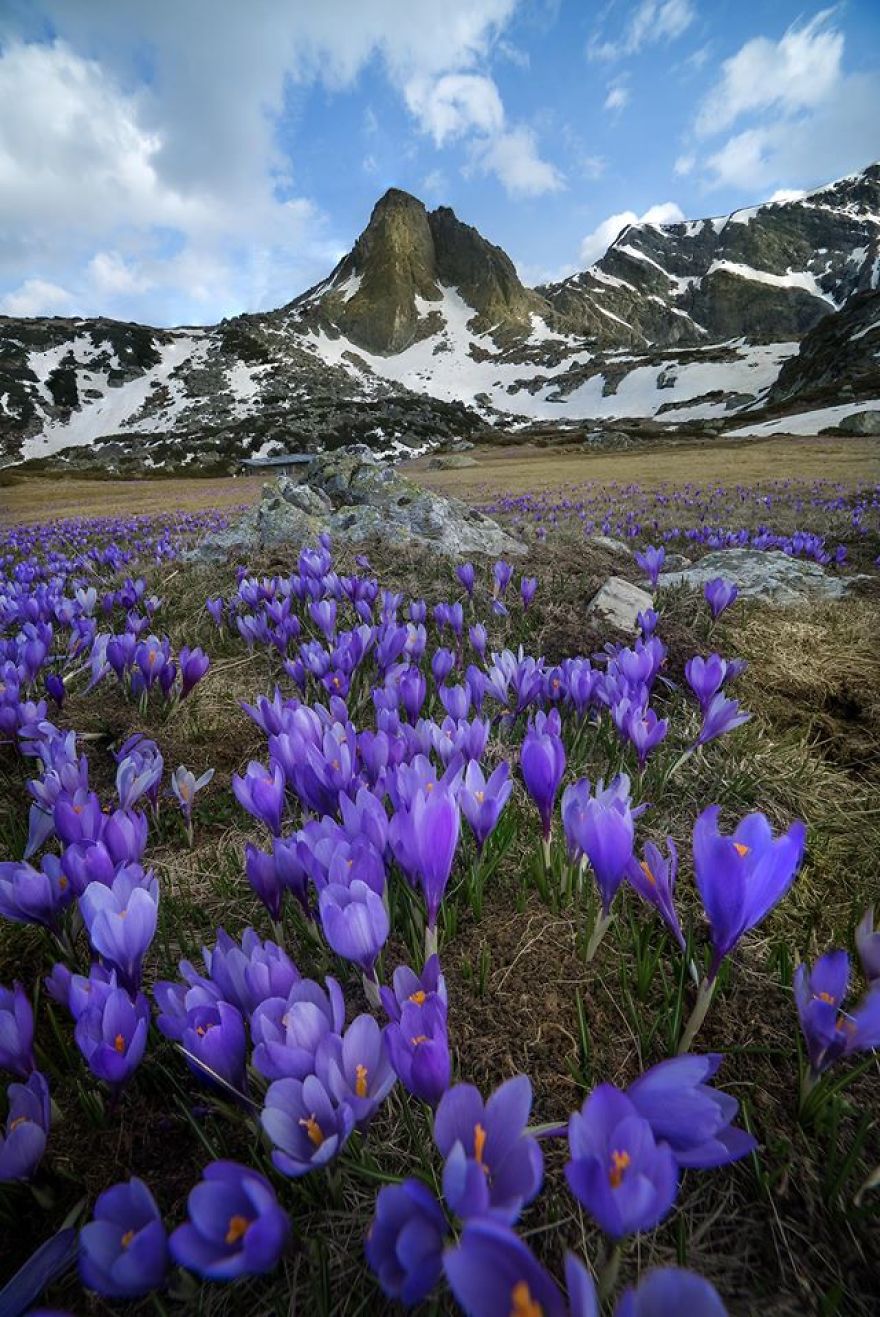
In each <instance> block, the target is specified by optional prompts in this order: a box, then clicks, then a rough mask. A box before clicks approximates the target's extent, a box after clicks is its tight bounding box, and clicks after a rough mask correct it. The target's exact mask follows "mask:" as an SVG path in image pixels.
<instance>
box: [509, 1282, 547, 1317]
mask: <svg viewBox="0 0 880 1317" xmlns="http://www.w3.org/2000/svg"><path fill="white" fill-rule="evenodd" d="M510 1301H511V1304H512V1307H511V1309H510V1317H544V1309H543V1308H542V1307H541V1305H540V1303H539V1302H538V1300H537V1299H533V1298H532V1291H531V1290H530V1289H529V1283H528V1281H525V1280H518V1281H517V1282H516V1284H515V1285H514V1287H513V1289H512V1291H511V1294H510Z"/></svg>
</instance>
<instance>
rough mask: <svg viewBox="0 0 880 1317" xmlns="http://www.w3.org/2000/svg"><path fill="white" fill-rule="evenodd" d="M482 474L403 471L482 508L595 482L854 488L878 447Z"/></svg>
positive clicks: (679, 454)
mask: <svg viewBox="0 0 880 1317" xmlns="http://www.w3.org/2000/svg"><path fill="white" fill-rule="evenodd" d="M471 455H472V456H473V457H475V458H476V459H477V461H478V465H477V466H476V467H466V468H463V469H461V470H449V471H430V470H428V461H429V458H426V457H421V458H418V459H417V460H416V461H414V462H409V463H406V464H405V465H404V466H403V468H402V469H403V470H404V472H405V473H406V474H408V475H409V474H411V475H412V476H413V477H414V478H417V479H418V481H419V483H420V484H423V485H425V486H427V487H428V488H429V489H435V490H437V491H438V493H442V494H454V495H456V496H457V497H459V498H466V499H469V500H471V501H478V500H479V499H481V498H483V497H491V496H492V495H495V494H524V493H538V492H540V491H541V490H556V489H560V490H561V489H562V488H563V487H566V486H568V485H572V484H583V483H584V482H585V481H588V480H593V481H597V482H599V483H606V482H609V481H616V482H617V483H619V484H621V485H625V484H628V483H629V482H634V483H638V484H640V485H642V486H643V487H644V488H646V489H653V488H655V487H656V486H657V485H660V484H663V483H666V482H669V483H670V484H672V485H676V486H681V485H683V484H685V483H686V482H692V483H694V484H698V485H701V484H706V483H710V484H716V483H717V484H728V485H735V484H742V485H754V484H758V483H761V482H764V481H769V480H788V479H796V480H835V481H840V482H841V484H843V485H845V486H848V487H852V486H853V485H855V484H857V483H859V482H860V481H874V480H878V479H880V439H877V438H859V439H844V438H837V437H834V436H829V437H827V438H812V437H810V438H804V437H802V436H796V435H790V436H784V437H781V438H773V439H736V440H733V439H727V440H724V439H712V440H709V439H694V438H688V437H686V436H684V437H682V438H681V439H680V440H678V441H677V442H675V443H670V442H669V441H668V440H664V441H663V442H662V443H661V442H654V441H647V440H646V441H645V442H644V443H641V444H640V445H639V447H638V448H636V449H629V450H626V451H623V452H613V453H612V452H593V453H591V452H583V451H575V452H572V451H570V450H568V449H556V448H545V449H539V448H532V447H523V448H518V447H517V448H511V447H498V448H480V449H477V450H476V451H475V452H474V453H473V454H471Z"/></svg>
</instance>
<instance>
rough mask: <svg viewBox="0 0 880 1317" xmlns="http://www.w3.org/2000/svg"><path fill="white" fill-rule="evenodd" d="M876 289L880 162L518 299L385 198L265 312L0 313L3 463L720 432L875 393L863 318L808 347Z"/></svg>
mask: <svg viewBox="0 0 880 1317" xmlns="http://www.w3.org/2000/svg"><path fill="white" fill-rule="evenodd" d="M878 285H880V164H874V165H871V166H869V167H868V168H867V169H866V170H863V171H861V173H859V174H855V175H847V176H846V177H845V178H844V179H841V180H838V181H837V182H835V183H832V184H827V185H825V186H824V187H822V188H818V189H815V190H814V191H813V192H811V193H808V194H806V195H805V196H804V197H801V198H798V199H792V200H788V201H777V202H771V203H766V204H764V205H759V206H756V207H748V208H744V209H741V210H739V211H735V212H733V213H732V214H731V215H728V216H724V217H712V218H706V219H699V220H689V221H679V222H677V223H674V224H664V225H657V224H651V223H641V224H637V225H628V226H625V227H624V228H623V229H622V230H621V233H620V234H618V235H617V237H616V238H615V239H614V241H613V242H612V243H611V244H610V246H609V248H608V250H607V251H606V252H605V254H604V255H603V256H602V257H601V258H600V260H599V261H597V262H596V263H594V265H592V266H591V267H589V268H588V269H587V270H584V271H580V272H579V273H577V274H575V275H572V276H569V278H567V279H564V280H560V281H558V282H556V283H549V284H545V285H540V286H538V287H537V288H534V289H530V288H527V287H526V286H525V285H524V284H523V283H522V281H521V280H520V279H519V276H518V274H517V271H516V268H515V266H514V264H513V262H512V261H511V260H510V258H509V256H508V255H507V254H506V253H505V252H504V251H503V249H502V248H500V247H498V246H496V245H495V244H494V243H492V242H491V241H489V239H487V238H485V237H484V236H483V235H482V234H481V233H480V232H479V231H478V230H477V229H475V228H474V227H473V226H471V225H468V224H466V223H465V222H463V221H462V220H460V219H459V218H458V217H457V216H456V215H455V213H454V211H452V210H451V209H450V208H449V207H445V206H438V207H436V208H435V209H434V210H428V208H427V207H426V206H425V205H424V203H423V202H421V201H420V200H419V199H418V198H417V197H413V196H412V195H411V194H409V193H406V192H403V191H402V190H400V189H389V191H388V192H386V193H385V194H384V195H383V196H382V197H380V198H379V199H378V201H377V202H376V204H375V206H374V207H373V211H372V213H371V215H370V218H369V221H368V223H367V225H366V227H365V229H364V230H363V232H362V233H361V234H360V235H359V237H358V238H357V240H356V241H355V243H354V244H353V246H352V248H351V250H350V251H349V252H348V253H346V255H345V256H343V257H342V259H341V260H340V261H339V262H338V263H337V265H336V266H335V267H334V269H333V270H332V271H331V272H330V274H329V275H328V276H327V278H326V279H324V280H322V281H320V282H319V283H318V284H315V285H314V286H313V287H312V288H310V289H307V290H306V291H305V292H304V293H301V294H299V295H298V296H297V297H294V298H293V299H292V300H290V301H288V302H286V303H284V304H283V305H282V306H279V307H278V308H277V309H276V310H273V311H267V312H258V313H245V314H242V315H239V316H234V317H230V318H228V319H225V320H223V321H221V322H220V323H219V324H218V325H214V326H197V327H196V326H189V327H186V326H180V327H175V328H170V329H159V328H152V327H150V326H144V325H138V324H136V323H134V322H121V321H113V320H110V319H108V318H105V317H97V318H93V319H83V318H78V317H72V318H59V317H54V318H49V317H46V318H31V319H13V318H11V317H0V458H5V459H6V460H12V461H17V460H22V459H25V460H31V459H44V460H45V459H51V461H52V462H55V463H58V464H62V465H63V464H64V463H67V464H70V463H71V462H72V463H74V464H78V463H80V462H91V461H94V462H99V463H103V464H105V465H108V466H110V467H113V468H114V469H123V468H125V467H126V466H140V467H145V468H146V469H151V468H155V467H160V468H165V469H170V468H176V469H183V470H186V469H192V467H193V465H195V466H196V468H197V469H226V468H228V466H229V464H230V463H231V462H233V461H234V460H235V459H236V458H237V457H239V456H241V455H244V454H249V453H250V454H254V453H258V454H269V453H271V452H273V451H278V450H279V449H284V448H288V449H289V448H306V449H316V448H320V447H324V446H329V447H332V446H335V445H336V444H339V443H344V442H350V441H352V440H356V441H359V442H366V443H369V444H370V445H371V446H373V447H374V448H376V449H377V450H378V451H381V452H386V453H388V454H389V455H392V454H395V453H402V452H413V451H421V450H422V449H424V448H425V447H429V446H431V445H432V444H434V443H437V442H444V441H446V440H449V439H452V438H455V437H468V436H470V437H479V435H481V434H488V433H490V432H491V431H492V430H493V428H494V429H503V430H505V431H507V432H510V431H511V430H515V429H516V428H517V427H520V426H524V425H528V424H530V423H534V422H536V421H539V422H541V423H545V422H546V423H549V424H553V423H554V422H557V421H558V422H562V423H564V424H566V425H572V424H575V425H576V424H578V423H579V422H599V423H601V422H603V421H607V422H609V423H611V422H619V421H621V420H626V419H629V420H630V421H632V420H633V419H634V418H644V417H658V418H659V419H662V420H663V421H664V422H665V423H667V424H670V425H682V424H687V425H691V426H694V425H696V426H707V425H708V426H712V425H716V426H717V425H723V424H725V423H726V422H727V420H728V419H731V418H733V417H734V416H737V417H740V416H741V414H742V413H747V414H751V413H753V412H755V411H756V409H760V408H761V407H762V406H765V405H768V404H769V405H770V406H771V408H779V407H784V406H785V405H787V404H791V405H795V404H796V403H797V400H798V399H801V400H805V399H806V400H809V398H811V397H824V396H825V395H827V394H828V393H829V390H831V391H833V390H834V389H847V388H848V389H850V390H851V393H852V396H853V397H854V398H856V399H858V398H863V397H866V396H871V397H874V396H876V397H878V398H880V378H878V363H877V360H876V353H875V352H874V350H873V340H871V339H870V335H869V334H868V333H867V332H866V335H865V339H866V341H865V342H863V341H862V339H860V338H856V339H855V340H853V342H852V343H850V339H851V337H852V334H857V333H858V331H859V328H860V327H861V321H859V322H858V324H857V325H856V327H855V328H854V329H853V331H852V334H849V335H848V334H846V333H845V332H844V330H841V335H842V337H841V338H840V340H839V342H838V339H837V338H836V337H835V334H834V333H833V332H832V330H831V329H827V330H824V331H823V325H826V324H828V323H829V322H834V320H835V317H839V316H841V313H842V312H844V311H845V310H846V309H847V308H848V307H849V306H850V305H851V304H852V303H854V302H855V301H857V300H858V299H859V298H860V297H861V298H867V300H869V301H870V297H871V294H872V293H874V292H875V291H876V290H877V288H878ZM866 314H867V313H866ZM869 328H870V326H869ZM843 343H845V344H847V345H848V346H847V347H846V351H845V352H844V353H843V358H844V360H845V362H848V363H850V364H849V365H846V364H845V365H844V367H843V369H842V371H840V370H837V369H836V367H835V366H834V363H833V362H829V360H828V358H829V353H832V354H833V351H834V350H836V349H835V347H834V345H835V344H837V347H838V348H839V347H840V345H841V344H843ZM817 344H818V346H816V345H817ZM829 344H830V345H831V346H830V347H829ZM820 359H821V361H822V363H823V364H822V370H823V371H824V378H825V380H826V387H825V388H824V391H823V389H819V390H818V391H817V390H816V389H813V390H812V392H811V388H810V371H811V370H814V369H815V368H816V367H815V363H816V362H817V361H819V360H820ZM798 362H800V364H799V365H798ZM850 376H852V378H850ZM786 381H787V382H786ZM62 454H66V456H63V457H62V456H61V455H62Z"/></svg>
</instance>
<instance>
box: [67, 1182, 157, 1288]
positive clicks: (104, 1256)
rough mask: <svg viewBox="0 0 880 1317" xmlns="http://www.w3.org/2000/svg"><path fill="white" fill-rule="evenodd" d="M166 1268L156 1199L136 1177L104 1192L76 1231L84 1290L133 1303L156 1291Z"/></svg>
mask: <svg viewBox="0 0 880 1317" xmlns="http://www.w3.org/2000/svg"><path fill="white" fill-rule="evenodd" d="M167 1270H168V1239H167V1236H166V1233H165V1227H164V1225H163V1224H162V1217H161V1214H160V1212H159V1208H158V1207H157V1205H156V1200H155V1199H154V1197H153V1195H152V1194H151V1193H150V1191H149V1189H148V1188H147V1186H146V1185H145V1184H144V1182H143V1180H139V1179H137V1178H136V1177H135V1178H133V1179H131V1180H128V1181H127V1182H124V1183H122V1184H114V1185H113V1187H112V1188H110V1189H105V1190H104V1192H103V1193H102V1194H101V1195H100V1197H99V1198H98V1201H97V1202H96V1203H95V1214H94V1216H93V1218H92V1220H91V1221H90V1222H89V1223H88V1225H85V1226H83V1228H82V1230H81V1231H80V1232H79V1274H80V1279H81V1280H82V1283H83V1285H84V1286H85V1287H86V1289H88V1290H95V1291H96V1292H97V1293H98V1294H101V1295H103V1296H104V1297H105V1298H108V1299H134V1298H138V1297H139V1296H140V1295H142V1294H149V1292H150V1290H154V1289H157V1288H158V1287H159V1286H160V1285H161V1284H162V1282H163V1281H164V1279H165V1273H166V1272H167Z"/></svg>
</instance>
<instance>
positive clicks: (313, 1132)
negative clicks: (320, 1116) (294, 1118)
mask: <svg viewBox="0 0 880 1317" xmlns="http://www.w3.org/2000/svg"><path fill="white" fill-rule="evenodd" d="M299 1123H300V1125H302V1127H303V1129H304V1130H305V1132H306V1134H308V1136H309V1138H310V1139H311V1141H312V1143H313V1144H314V1145H315V1147H316V1148H320V1146H321V1144H322V1143H323V1142H324V1131H323V1130H322V1129H321V1126H320V1125H319V1124H318V1122H317V1121H316V1120H315V1116H314V1112H313V1113H312V1115H311V1116H307V1117H306V1119H305V1120H301V1121H300V1122H299Z"/></svg>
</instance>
